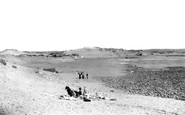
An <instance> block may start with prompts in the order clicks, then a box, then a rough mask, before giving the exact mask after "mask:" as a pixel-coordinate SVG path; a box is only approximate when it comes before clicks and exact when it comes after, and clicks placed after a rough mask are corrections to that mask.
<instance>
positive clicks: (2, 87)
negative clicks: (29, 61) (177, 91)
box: [0, 62, 185, 115]
mask: <svg viewBox="0 0 185 115" xmlns="http://www.w3.org/2000/svg"><path fill="white" fill-rule="evenodd" d="M12 65H15V66H16V67H17V69H15V68H12ZM35 71H38V70H34V69H31V68H26V67H24V66H21V65H16V64H13V63H10V62H7V65H6V66H5V65H2V64H1V63H0V91H1V94H0V115H87V114H88V115H105V114H107V115H114V114H115V115H184V114H185V110H184V107H185V103H184V102H183V101H177V100H173V99H165V98H156V97H146V96H140V95H128V94H125V93H124V92H121V91H119V90H115V89H113V90H114V92H110V89H109V88H107V87H105V86H104V85H102V84H101V83H98V82H96V81H93V80H91V79H89V80H83V81H82V80H78V79H77V78H76V75H75V73H58V74H57V73H50V72H45V71H41V70H40V71H39V73H35ZM66 85H68V86H71V87H72V88H76V89H77V88H78V87H79V86H81V87H83V86H86V87H87V89H88V92H89V94H94V93H96V92H98V93H99V94H101V95H104V96H106V97H109V98H116V99H117V101H109V100H99V101H98V100H95V101H92V102H83V101H82V100H80V99H76V100H61V99H59V96H60V95H65V94H66V92H65V90H64V87H65V86H66Z"/></svg>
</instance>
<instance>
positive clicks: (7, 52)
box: [0, 49, 26, 56]
mask: <svg viewBox="0 0 185 115" xmlns="http://www.w3.org/2000/svg"><path fill="white" fill-rule="evenodd" d="M0 54H1V55H15V56H17V55H22V54H26V53H25V52H22V51H18V50H16V49H6V50H4V51H2V52H0Z"/></svg>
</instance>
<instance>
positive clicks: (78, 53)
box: [0, 47, 185, 59]
mask: <svg viewBox="0 0 185 115" xmlns="http://www.w3.org/2000/svg"><path fill="white" fill-rule="evenodd" d="M0 54H1V55H15V56H18V55H21V56H47V57H56V58H57V57H64V56H69V57H73V58H74V59H79V58H126V59H131V58H138V57H141V56H150V55H155V56H185V49H147V50H126V49H116V48H100V47H94V48H86V47H85V48H80V49H74V50H68V51H44V52H28V51H18V50H16V49H6V50H4V51H2V52H0Z"/></svg>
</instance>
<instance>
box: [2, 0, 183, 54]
mask: <svg viewBox="0 0 185 115" xmlns="http://www.w3.org/2000/svg"><path fill="white" fill-rule="evenodd" d="M83 47H102V48H123V49H153V48H159V49H163V48H170V49H172V48H175V49H177V48H185V1H184V0H1V1H0V50H1V51H2V50H4V49H18V50H20V51H51V50H57V51H61V50H70V49H77V48H83Z"/></svg>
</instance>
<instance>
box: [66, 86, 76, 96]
mask: <svg viewBox="0 0 185 115" xmlns="http://www.w3.org/2000/svg"><path fill="white" fill-rule="evenodd" d="M65 90H67V93H68V95H69V96H70V97H73V96H75V92H74V91H73V90H72V89H70V88H69V87H68V86H66V87H65Z"/></svg>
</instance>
